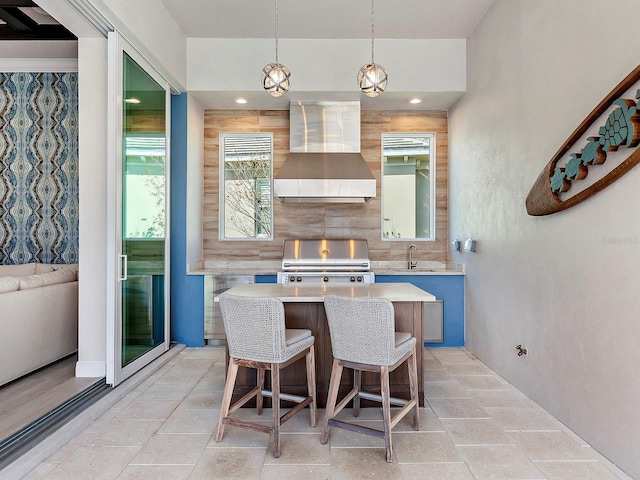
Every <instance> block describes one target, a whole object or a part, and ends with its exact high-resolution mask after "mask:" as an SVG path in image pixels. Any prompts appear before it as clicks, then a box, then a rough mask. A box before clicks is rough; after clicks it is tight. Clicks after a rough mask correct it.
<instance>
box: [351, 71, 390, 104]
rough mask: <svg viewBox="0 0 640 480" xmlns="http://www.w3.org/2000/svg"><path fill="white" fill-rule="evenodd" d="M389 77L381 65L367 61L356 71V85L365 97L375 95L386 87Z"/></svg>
mask: <svg viewBox="0 0 640 480" xmlns="http://www.w3.org/2000/svg"><path fill="white" fill-rule="evenodd" d="M388 82H389V77H388V76H387V71H386V70H385V69H384V67H383V66H382V65H378V64H377V63H369V64H367V65H364V66H363V67H362V68H361V69H360V71H359V72H358V86H359V87H360V90H362V93H364V94H365V95H366V96H367V97H377V96H378V95H380V94H381V93H382V92H384V91H385V89H386V88H387V83H388Z"/></svg>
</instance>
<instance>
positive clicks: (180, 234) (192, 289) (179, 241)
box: [170, 93, 204, 347]
mask: <svg viewBox="0 0 640 480" xmlns="http://www.w3.org/2000/svg"><path fill="white" fill-rule="evenodd" d="M170 208H171V259H170V261H171V340H172V341H176V342H178V343H183V344H185V345H187V346H188V347H202V346H204V277H203V276H202V275H187V274H186V272H187V94H186V93H183V94H180V95H173V96H172V97H171V207H170Z"/></svg>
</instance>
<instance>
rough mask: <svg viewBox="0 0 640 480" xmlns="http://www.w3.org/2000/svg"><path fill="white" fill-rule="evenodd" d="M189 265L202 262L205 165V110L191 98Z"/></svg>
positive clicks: (188, 219)
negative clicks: (203, 160)
mask: <svg viewBox="0 0 640 480" xmlns="http://www.w3.org/2000/svg"><path fill="white" fill-rule="evenodd" d="M187 115H188V117H187V136H188V144H187V165H188V168H187V186H188V187H187V268H188V269H189V270H196V269H200V268H202V267H203V265H201V264H200V262H202V195H203V189H204V185H203V179H204V171H203V170H204V165H203V162H202V157H203V155H204V109H203V108H202V106H201V105H199V104H198V102H196V101H195V100H194V99H193V98H192V96H191V95H189V96H188V97H187Z"/></svg>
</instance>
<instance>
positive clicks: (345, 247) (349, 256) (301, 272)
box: [278, 239, 375, 284]
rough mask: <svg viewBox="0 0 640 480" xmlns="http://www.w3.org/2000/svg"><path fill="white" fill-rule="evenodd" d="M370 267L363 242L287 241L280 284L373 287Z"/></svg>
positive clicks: (331, 240) (366, 249) (347, 240)
mask: <svg viewBox="0 0 640 480" xmlns="http://www.w3.org/2000/svg"><path fill="white" fill-rule="evenodd" d="M370 267H371V262H370V260H369V248H368V245H367V241H366V240H363V239H299V240H285V241H284V249H283V258H282V270H281V271H280V272H278V283H282V284H294V283H295V284H300V283H306V284H309V283H311V284H312V283H329V282H331V283H349V284H368V283H374V282H375V275H374V273H373V272H371V271H370V270H369V269H370Z"/></svg>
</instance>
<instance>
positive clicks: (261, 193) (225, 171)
mask: <svg viewBox="0 0 640 480" xmlns="http://www.w3.org/2000/svg"><path fill="white" fill-rule="evenodd" d="M272 160H273V135H272V134H270V133H221V134H220V240H251V239H259V240H270V239H272V238H273V195H272V185H273V161H272Z"/></svg>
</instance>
